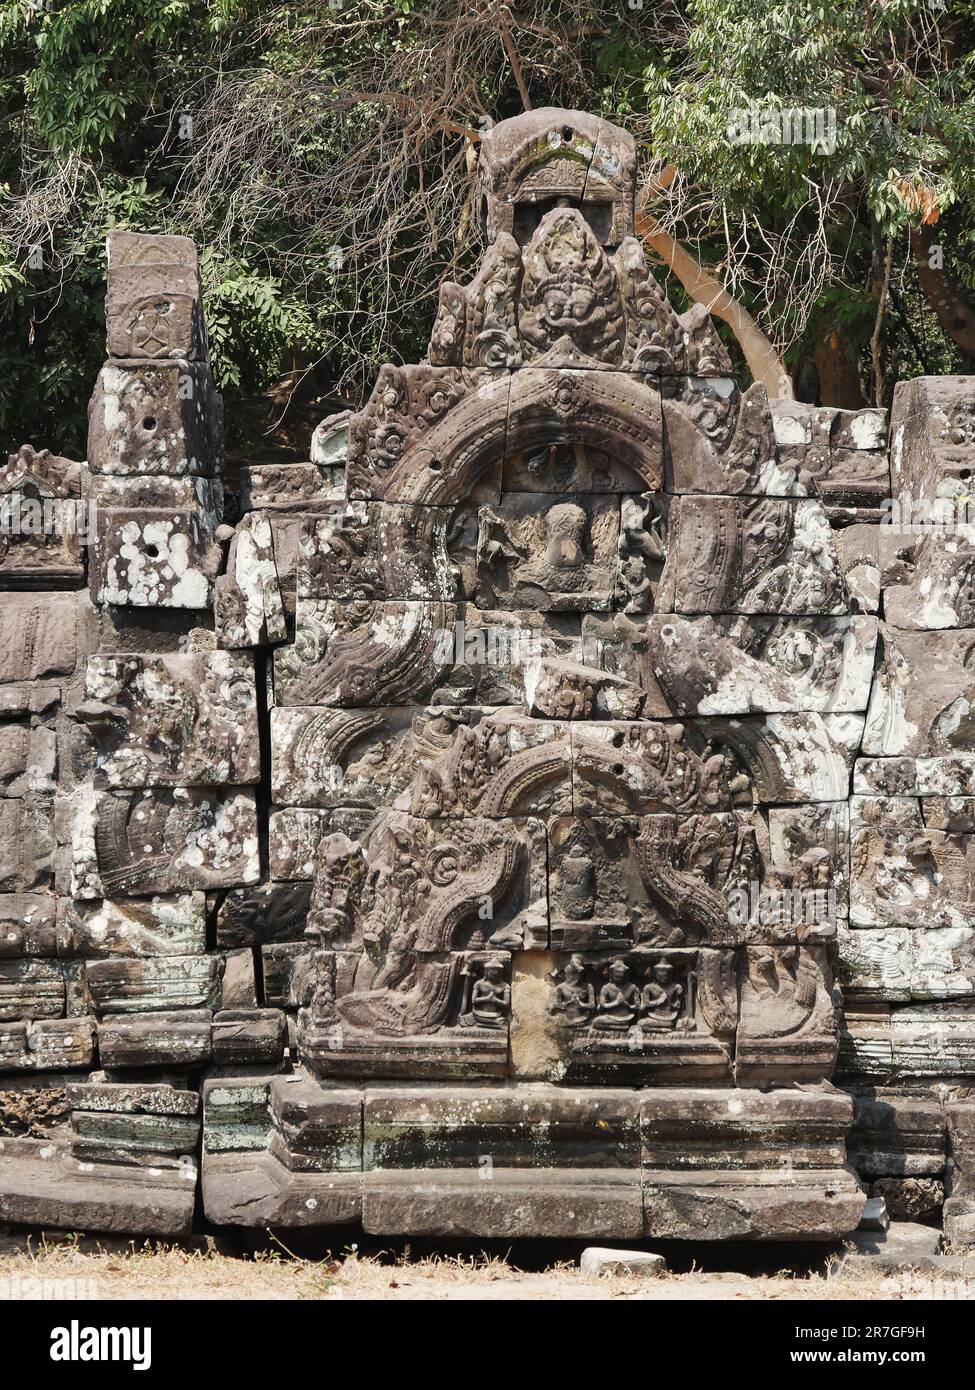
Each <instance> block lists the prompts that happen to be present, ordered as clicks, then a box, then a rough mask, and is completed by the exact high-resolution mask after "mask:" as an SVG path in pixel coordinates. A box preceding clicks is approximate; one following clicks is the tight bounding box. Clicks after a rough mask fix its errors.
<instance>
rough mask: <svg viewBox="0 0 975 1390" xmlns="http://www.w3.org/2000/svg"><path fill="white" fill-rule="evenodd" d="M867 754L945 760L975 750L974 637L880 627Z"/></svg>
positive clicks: (865, 744)
mask: <svg viewBox="0 0 975 1390" xmlns="http://www.w3.org/2000/svg"><path fill="white" fill-rule="evenodd" d="M881 632H882V643H883V660H882V662H881V665H880V667H879V669H878V672H877V679H876V682H875V683H874V688H873V694H872V695H871V699H870V709H869V711H868V714H867V724H866V728H865V729H864V734H863V751H864V753H866V754H868V755H873V756H881V757H917V758H928V757H944V756H950V755H952V754H955V753H958V754H970V753H972V752H973V751H975V742H973V738H975V735H973V732H972V730H971V728H970V713H969V711H970V706H971V703H972V700H973V699H975V691H973V689H972V683H971V678H970V674H969V670H968V664H967V663H968V660H969V652H970V648H971V642H972V633H971V632H968V631H964V632H957V633H956V632H930V633H927V632H899V631H895V630H894V629H892V628H890V627H887V626H884V627H883V628H882V629H881Z"/></svg>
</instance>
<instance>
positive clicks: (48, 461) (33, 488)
mask: <svg viewBox="0 0 975 1390" xmlns="http://www.w3.org/2000/svg"><path fill="white" fill-rule="evenodd" d="M88 522H89V517H88V514H87V512H86V510H85V508H84V506H83V504H82V501H81V464H79V463H73V462H72V461H71V459H65V458H58V457H55V456H54V455H52V454H51V452H50V450H49V449H43V450H41V452H40V453H38V452H37V450H35V449H33V448H32V447H31V445H29V444H25V445H23V446H22V448H20V449H19V450H18V451H17V453H16V454H11V455H10V456H9V458H8V459H7V462H6V464H5V465H3V466H0V525H2V537H3V544H2V547H0V550H2V554H0V585H2V586H4V587H17V586H19V585H21V584H23V585H26V586H27V587H29V588H32V589H38V588H43V587H44V586H46V585H52V586H59V585H65V586H69V585H70V586H77V585H79V584H80V583H82V582H83V581H84V574H85V565H84V558H83V550H82V547H83V545H84V544H85V543H86V541H87V531H88Z"/></svg>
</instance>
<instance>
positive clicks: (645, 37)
mask: <svg viewBox="0 0 975 1390" xmlns="http://www.w3.org/2000/svg"><path fill="white" fill-rule="evenodd" d="M973 12H975V0H865V3H863V4H861V5H858V6H851V5H849V4H848V3H814V0H694V3H669V2H668V0H663V3H651V0H644V3H642V4H641V0H623V3H622V4H621V3H620V0H613V3H601V0H591V3H585V2H584V0H537V3H533V4H532V5H531V6H518V5H516V4H513V3H512V4H506V3H502V0H422V3H419V2H418V0H417V2H415V0H334V3H331V4H330V3H327V0H291V3H281V2H280V0H209V2H208V0H0V110H2V116H3V138H2V143H0V312H2V330H3V331H2V336H0V435H2V447H3V450H4V452H6V451H7V450H12V449H14V448H16V447H17V445H19V444H20V443H22V442H24V441H26V440H30V441H32V442H34V443H36V444H37V445H47V446H49V447H52V448H56V449H60V450H63V451H64V452H66V453H69V454H73V455H74V456H75V457H78V456H80V455H81V454H82V453H83V452H84V447H85V446H84V417H85V408H86V404H87V396H88V391H89V389H90V385H91V382H92V380H93V379H94V376H95V373H96V372H97V369H98V366H99V365H100V362H101V359H102V355H103V341H102V340H103V320H102V315H103V308H102V294H103V284H104V269H105V267H104V238H105V234H106V232H107V231H108V230H109V229H111V228H113V227H130V228H132V229H135V230H139V231H180V232H183V233H185V234H187V235H190V236H192V237H194V238H195V240H196V241H197V242H198V243H199V245H200V246H201V247H202V248H203V265H202V268H203V275H204V285H205V291H206V296H207V316H208V326H209V332H210V338H211V347H212V355H213V361H214V366H215V371H216V375H217V379H218V384H219V385H220V387H221V389H222V390H223V391H224V392H225V394H226V395H227V396H228V398H229V401H230V402H231V409H230V410H229V411H228V423H229V425H230V427H231V429H232V431H233V432H234V433H232V436H231V443H232V444H235V445H236V446H237V447H238V448H240V449H243V450H247V451H252V452H255V453H259V452H261V451H262V450H266V449H268V448H271V447H274V446H275V444H277V443H280V442H281V439H280V437H279V436H282V431H283V437H284V438H285V441H287V422H288V421H289V420H291V419H293V418H294V417H295V415H296V413H297V414H299V415H300V410H301V407H302V405H303V404H307V403H309V402H314V403H315V407H314V408H319V407H320V406H321V405H322V403H324V404H325V405H326V406H328V407H329V408H337V406H338V403H339V402H341V401H349V402H350V403H353V404H357V403H358V402H359V401H361V400H362V398H363V396H364V395H365V393H366V392H367V391H368V388H369V385H370V383H371V380H372V378H373V377H374V375H375V372H376V370H377V368H378V366H379V364H380V363H381V362H382V361H383V360H387V359H389V360H393V361H397V360H411V359H416V358H418V357H419V356H420V355H421V354H422V352H423V349H424V347H425V343H426V340H427V336H428V333H429V327H430V323H431V319H432V313H433V302H434V295H435V292H436V287H437V284H438V282H439V280H440V279H441V278H442V277H443V276H444V275H445V274H447V273H450V274H451V275H452V276H454V277H457V276H461V277H462V276H464V275H465V274H466V273H468V272H469V271H470V270H471V267H472V266H473V264H474V263H475V261H476V259H477V255H478V252H479V249H480V240H479V238H480V229H479V227H478V225H477V218H476V217H475V216H474V215H473V213H472V208H473V200H472V191H473V179H474V171H475V168H476V159H477V146H478V142H479V139H480V136H481V134H482V132H483V131H484V129H485V128H486V126H487V125H489V124H490V122H492V121H496V120H498V119H502V118H504V117H506V116H511V115H514V114H516V113H517V112H519V111H521V110H523V109H525V107H526V106H528V105H534V106H542V105H562V106H570V107H580V108H585V109H589V110H593V111H596V112H598V113H600V114H603V115H606V116H607V117H609V118H611V119H614V120H616V121H617V122H618V123H620V124H623V125H625V126H627V127H628V128H629V129H630V130H631V131H632V132H633V134H634V135H635V136H636V138H637V140H638V141H639V143H640V145H641V147H642V154H643V168H644V174H645V179H646V183H645V187H644V189H643V190H642V200H643V205H644V209H645V213H646V217H647V222H648V226H649V228H650V231H649V233H648V240H649V243H650V246H651V248H653V249H656V250H657V251H658V252H659V253H660V254H661V255H663V256H664V258H665V260H672V261H673V262H674V266H675V268H679V267H678V263H677V260H676V259H675V258H674V256H673V255H672V254H669V253H668V251H667V248H668V247H679V248H680V249H681V251H682V253H683V254H684V255H685V256H687V257H689V258H691V260H692V262H693V263H694V264H696V265H697V266H698V267H700V268H702V269H703V270H704V271H705V272H706V274H707V276H708V277H710V278H711V280H713V281H715V282H717V283H718V284H719V285H721V286H724V288H725V289H726V290H727V291H728V293H729V295H731V296H733V298H734V300H735V301H736V303H737V304H739V305H740V306H742V309H743V310H744V311H745V312H746V313H747V315H748V316H750V318H751V319H752V320H754V322H755V324H756V325H757V331H758V332H759V333H760V334H761V335H764V337H765V338H767V340H768V343H769V345H770V352H771V353H772V355H773V356H777V357H778V358H779V359H780V360H781V361H782V362H783V363H784V364H785V366H786V367H787V368H788V371H789V374H790V376H791V379H792V384H793V389H794V390H795V393H796V395H798V396H800V397H801V398H803V399H809V400H823V401H826V402H827V403H832V404H844V405H855V404H862V403H863V402H864V401H865V400H867V401H874V400H876V401H885V400H887V399H889V395H890V391H891V390H892V386H893V382H894V381H895V380H896V379H897V378H898V377H899V376H910V375H916V374H918V373H920V372H943V371H953V370H954V371H958V370H961V371H965V370H972V362H973V360H975V313H973V311H972V308H971V307H970V301H969V293H970V291H972V290H973V288H975V214H973V200H972V196H971V195H972V182H973V179H975V173H973V168H975V161H973V146H975V71H973V64H975V58H973V45H972V43H971V39H972V36H973V33H975V13H973ZM657 269H658V271H659V273H660V275H661V276H662V277H663V276H664V275H665V274H666V273H667V270H668V266H667V265H666V264H658V266H657ZM684 279H685V281H686V279H687V277H686V275H685V276H684ZM668 288H669V290H670V292H671V293H672V294H673V295H674V297H675V299H677V300H678V301H679V300H680V299H681V296H682V294H683V293H684V291H683V288H682V285H681V282H680V276H679V275H675V276H671V282H670V284H669V286H668ZM972 300H973V301H975V294H973V295H972ZM722 332H723V334H724V335H725V337H726V341H728V343H729V345H730V346H731V347H732V348H733V350H737V347H738V344H736V342H735V338H734V334H733V333H732V331H731V329H729V328H727V327H723V328H722ZM746 356H747V354H746ZM739 360H740V361H743V359H742V358H741V356H739ZM255 400H257V401H260V402H261V403H262V406H261V409H260V410H259V411H257V412H254V411H249V410H248V409H247V408H246V407H247V405H248V403H253V402H254V401H255ZM234 403H236V404H237V406H238V407H239V408H237V409H235V408H234ZM319 413H321V409H319ZM295 447H298V446H297V445H295ZM305 447H307V445H305Z"/></svg>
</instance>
